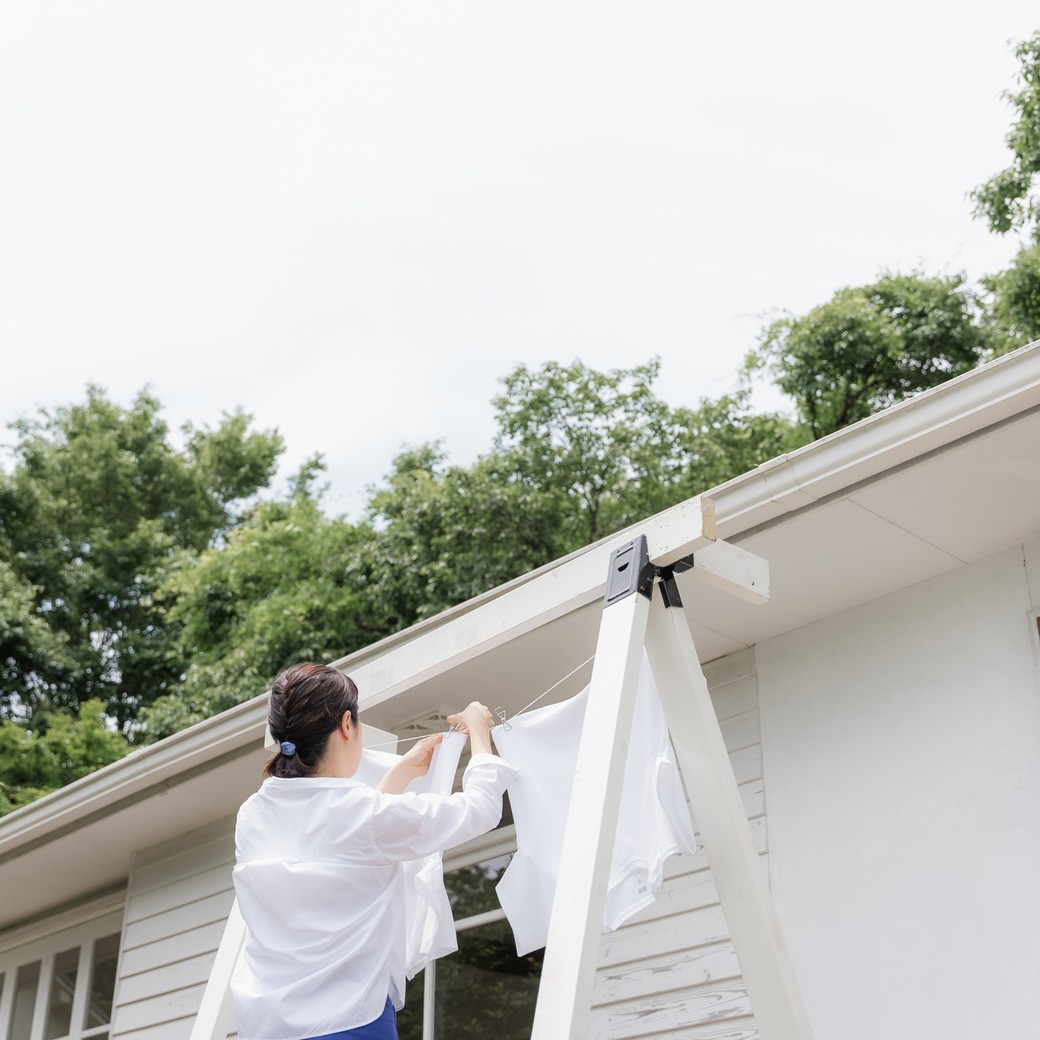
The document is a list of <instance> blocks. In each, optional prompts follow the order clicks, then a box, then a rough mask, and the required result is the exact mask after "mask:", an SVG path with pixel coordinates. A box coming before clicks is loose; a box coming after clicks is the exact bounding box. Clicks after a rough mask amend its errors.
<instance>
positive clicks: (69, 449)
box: [0, 387, 282, 729]
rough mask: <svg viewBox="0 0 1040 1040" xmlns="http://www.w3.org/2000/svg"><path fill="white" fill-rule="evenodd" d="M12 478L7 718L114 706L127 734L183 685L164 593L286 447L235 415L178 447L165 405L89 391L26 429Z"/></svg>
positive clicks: (7, 539)
mask: <svg viewBox="0 0 1040 1040" xmlns="http://www.w3.org/2000/svg"><path fill="white" fill-rule="evenodd" d="M13 428H14V430H15V431H16V433H17V442H16V444H15V445H14V462H15V464H14V469H13V471H12V472H11V473H10V474H0V561H2V563H3V565H4V572H3V576H0V595H3V596H4V597H5V600H8V601H10V602H12V604H13V605H14V606H15V612H14V613H13V614H12V617H13V618H14V619H16V623H15V624H14V625H13V626H12V625H8V624H7V623H5V628H4V630H3V632H4V634H3V639H4V642H3V659H2V660H3V664H2V672H0V675H2V678H3V687H2V689H0V713H2V714H4V715H7V716H8V717H17V718H20V719H22V718H26V717H27V718H28V720H29V723H30V724H33V720H34V719H36V718H37V717H39V716H40V715H41V713H45V712H47V711H48V710H50V709H52V708H67V709H69V711H70V712H72V713H73V714H75V712H76V710H77V708H78V706H79V705H80V704H81V703H83V702H84V701H87V700H90V699H92V698H95V697H98V698H101V699H102V700H103V701H104V703H105V705H106V710H107V711H108V712H109V714H110V715H111V716H112V717H113V718H115V719H116V720H117V722H118V724H119V725H120V726H121V727H123V728H124V729H125V728H128V727H130V726H131V724H132V722H133V720H134V719H135V717H136V714H137V712H138V710H139V709H140V707H141V706H142V705H145V704H148V703H150V701H151V700H153V699H154V698H155V697H156V696H158V695H159V694H160V693H162V691H163V690H165V689H166V688H167V687H168V686H169V684H170V682H171V681H172V680H174V679H175V678H176V675H177V672H178V671H179V665H178V663H177V661H176V659H175V658H176V654H175V652H174V647H175V633H174V632H172V630H171V628H170V626H169V625H168V624H167V619H166V616H165V610H164V608H163V606H162V605H160V604H159V602H158V601H157V593H158V590H159V589H160V587H161V586H162V585H163V583H164V582H165V581H166V579H167V577H168V576H169V574H170V573H171V571H172V569H173V568H174V567H175V566H176V565H177V562H178V560H179V559H180V558H181V557H182V556H183V555H185V554H187V555H190V554H193V553H197V552H200V551H202V550H203V549H205V548H206V547H207V546H208V545H210V544H212V543H214V542H215V541H219V540H220V539H221V538H222V537H223V536H224V535H225V534H226V532H227V531H228V530H229V529H230V528H231V527H232V526H233V525H234V523H235V522H236V521H237V507H238V503H239V502H240V501H241V500H242V499H243V498H246V497H248V496H250V495H252V494H254V493H255V492H256V491H257V490H259V489H260V488H262V487H264V486H265V485H266V484H267V482H268V481H269V480H270V477H271V475H272V473H273V472H274V467H275V463H276V460H277V458H278V455H279V453H280V451H281V448H282V443H281V438H280V437H279V436H278V435H277V434H276V433H273V432H251V431H250V429H249V418H248V416H245V415H243V414H241V413H235V414H233V415H228V416H226V417H225V418H224V420H223V422H222V423H221V424H220V425H219V427H218V428H217V429H215V430H208V429H196V428H194V427H191V426H187V427H185V428H184V431H183V433H184V440H185V443H184V446H183V447H180V448H177V447H174V446H173V445H172V444H171V443H170V439H169V436H168V434H169V431H168V428H167V426H166V424H165V422H164V421H163V420H162V419H161V418H160V415H159V402H158V401H157V400H156V399H155V398H154V397H152V396H151V395H150V394H148V393H141V394H139V395H138V397H137V398H136V399H135V401H134V402H133V404H132V406H131V407H130V408H129V409H123V408H120V407H119V406H118V405H116V404H114V403H113V402H111V401H109V400H108V399H107V398H106V396H105V394H104V392H103V391H102V390H100V389H99V388H97V387H90V388H89V389H88V392H87V400H86V402H85V403H83V404H78V405H72V406H69V407H63V408H59V409H57V410H56V411H55V412H54V413H53V414H49V413H47V412H43V413H41V414H40V416H39V417H38V418H36V419H31V420H25V421H22V422H18V423H15V424H13Z"/></svg>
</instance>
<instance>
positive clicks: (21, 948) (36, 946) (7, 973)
mask: <svg viewBox="0 0 1040 1040" xmlns="http://www.w3.org/2000/svg"><path fill="white" fill-rule="evenodd" d="M122 931H123V910H122V908H120V909H118V910H110V911H109V912H108V913H104V914H101V915H99V916H95V917H92V918H91V919H90V920H87V921H82V922H81V923H79V924H76V925H73V926H72V927H67V928H56V929H54V930H51V931H48V932H47V933H46V934H44V935H40V936H39V937H38V938H34V939H31V940H29V941H28V942H23V943H19V944H18V945H17V946H8V947H7V948H5V949H3V950H2V952H0V975H2V976H3V977H4V987H3V991H2V992H0V1037H4V1038H7V1037H9V1035H10V1028H11V1015H12V1013H13V1010H14V993H15V988H16V987H15V980H16V978H17V975H18V969H19V968H20V967H22V966H23V965H26V964H32V963H33V962H34V961H39V962H40V978H39V982H38V984H37V987H36V998H35V1003H34V1004H33V1015H32V1025H31V1026H30V1029H29V1037H28V1040H43V1037H44V1030H45V1028H46V1026H47V1017H48V1013H49V1010H50V997H51V988H52V986H53V982H54V961H55V958H56V957H57V956H58V955H59V954H61V953H65V952H66V951H68V950H70V949H78V951H79V959H78V961H77V964H76V987H75V989H74V991H73V998H72V1007H71V1009H70V1017H69V1032H68V1033H66V1034H64V1036H63V1037H61V1038H59V1040H92V1038H94V1037H98V1036H100V1035H102V1034H109V1033H111V1029H112V1023H111V1021H109V1022H107V1023H105V1024H103V1025H100V1026H93V1027H90V1028H87V1026H86V1025H85V1022H86V1012H87V1000H88V998H89V990H90V981H91V980H90V976H91V974H92V971H93V967H94V964H93V961H94V944H95V943H96V942H97V940H98V939H103V938H105V937H106V936H109V935H119V936H120V943H119V953H118V954H117V958H116V979H117V981H118V978H119V959H120V958H121V957H122V939H121V937H122ZM115 1007H116V1001H115V993H113V999H112V1012H113V1017H114V1014H115Z"/></svg>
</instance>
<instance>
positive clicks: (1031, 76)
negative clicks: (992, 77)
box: [971, 30, 1040, 242]
mask: <svg viewBox="0 0 1040 1040" xmlns="http://www.w3.org/2000/svg"><path fill="white" fill-rule="evenodd" d="M1015 57H1016V58H1018V61H1019V70H1018V86H1019V89H1018V90H1008V91H1005V92H1004V97H1005V99H1006V100H1008V101H1010V102H1011V104H1012V105H1013V106H1014V108H1015V109H1016V110H1017V118H1016V119H1015V122H1014V123H1013V124H1012V126H1011V129H1010V130H1009V131H1008V134H1007V138H1006V140H1007V145H1008V148H1009V149H1011V155H1012V159H1011V164H1010V165H1009V166H1008V167H1006V168H1005V169H1003V170H1001V171H1000V172H999V173H996V174H994V176H993V177H991V178H990V179H989V180H988V181H986V182H985V184H982V185H980V186H979V187H977V188H976V189H975V190H974V191H973V192H972V193H971V198H972V199H973V200H974V202H975V216H977V217H980V218H981V219H983V220H985V221H986V223H987V224H988V225H989V228H990V230H991V231H995V232H996V233H997V234H1000V235H1004V234H1007V233H1008V232H1009V231H1014V230H1021V231H1024V232H1027V233H1028V234H1029V235H1031V236H1032V238H1033V240H1034V241H1038V242H1040V196H1037V195H1036V194H1035V192H1034V188H1035V185H1036V179H1037V174H1040V30H1038V31H1037V32H1035V33H1033V35H1032V36H1031V37H1029V39H1027V40H1023V41H1021V42H1020V43H1019V44H1018V45H1017V46H1016V47H1015Z"/></svg>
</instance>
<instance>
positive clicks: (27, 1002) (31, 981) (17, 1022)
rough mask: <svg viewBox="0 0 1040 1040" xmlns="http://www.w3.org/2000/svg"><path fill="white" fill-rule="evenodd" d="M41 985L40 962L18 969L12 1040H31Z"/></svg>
mask: <svg viewBox="0 0 1040 1040" xmlns="http://www.w3.org/2000/svg"><path fill="white" fill-rule="evenodd" d="M39 984H40V962H39V961H33V963H32V964H23V965H22V966H21V967H20V968H19V969H18V976H17V978H16V979H15V985H14V1013H13V1014H12V1015H11V1040H29V1031H30V1030H31V1029H32V1020H33V1009H34V1008H35V1006H36V989H37V987H38V986H39Z"/></svg>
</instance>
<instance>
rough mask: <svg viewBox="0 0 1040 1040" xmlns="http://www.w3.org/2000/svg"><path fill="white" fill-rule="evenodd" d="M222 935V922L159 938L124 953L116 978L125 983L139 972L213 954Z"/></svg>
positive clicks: (125, 950) (120, 959)
mask: <svg viewBox="0 0 1040 1040" xmlns="http://www.w3.org/2000/svg"><path fill="white" fill-rule="evenodd" d="M223 934H224V918H220V919H219V920H216V921H213V922H212V923H210V924H207V925H203V926H202V927H201V928H193V929H191V930H190V931H187V932H180V933H178V934H177V935H172V936H168V937H167V936H162V937H160V938H159V939H158V940H156V941H155V942H150V943H146V944H145V945H143V946H137V947H134V948H133V949H129V950H127V949H124V950H123V952H122V954H121V956H120V958H119V975H120V978H122V979H129V978H131V977H133V976H134V975H137V974H140V973H141V972H146V971H153V970H155V969H156V968H161V967H162V966H163V965H165V964H173V963H176V962H177V961H180V960H189V959H190V958H192V957H197V956H199V955H200V954H203V953H208V954H211V955H212V954H213V953H215V952H216V949H217V946H218V945H219V944H220V937H221V935H223Z"/></svg>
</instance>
